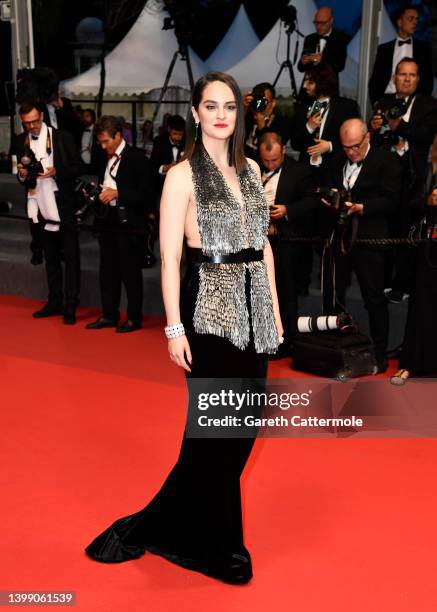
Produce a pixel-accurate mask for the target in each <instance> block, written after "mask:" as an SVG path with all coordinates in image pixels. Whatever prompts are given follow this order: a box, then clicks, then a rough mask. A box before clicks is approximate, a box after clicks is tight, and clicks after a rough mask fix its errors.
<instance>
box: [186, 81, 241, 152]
mask: <svg viewBox="0 0 437 612" xmlns="http://www.w3.org/2000/svg"><path fill="white" fill-rule="evenodd" d="M192 112H193V116H194V119H195V121H196V122H200V125H201V128H202V134H203V135H204V136H208V137H210V138H216V139H219V140H226V139H228V138H229V137H230V136H231V135H232V134H233V132H234V130H235V124H236V121H237V102H236V100H235V96H234V94H233V93H232V90H231V88H230V87H228V85H226V83H223V82H222V81H213V82H212V83H208V85H207V86H206V87H205V89H204V90H203V93H202V99H201V101H200V104H199V108H198V109H197V111H196V109H195V108H194V107H193V108H192Z"/></svg>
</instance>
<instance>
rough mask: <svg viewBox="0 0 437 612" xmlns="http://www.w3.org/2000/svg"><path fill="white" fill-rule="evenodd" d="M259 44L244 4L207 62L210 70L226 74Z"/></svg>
mask: <svg viewBox="0 0 437 612" xmlns="http://www.w3.org/2000/svg"><path fill="white" fill-rule="evenodd" d="M258 43H259V38H258V36H257V35H256V33H255V30H254V29H253V26H252V24H251V23H250V20H249V17H248V16H247V13H246V9H245V8H244V6H243V4H242V5H241V6H240V8H239V10H238V13H237V15H236V16H235V19H234V21H233V22H232V24H231V26H230V28H229V30H228V31H227V32H226V34H225V36H224V37H223V38H222V40H221V41H220V43H219V44H218V46H217V47H216V48H215V50H214V51H213V52H212V53H211V55H210V56H209V57H208V59H207V60H206V65H207V68H208V70H221V71H223V72H226V71H227V70H228V69H229V68H230V67H231V66H234V65H235V64H237V63H238V62H239V61H241V60H242V59H244V58H245V57H246V55H248V54H249V53H250V52H251V51H252V49H254V48H255V47H256V46H257V44H258Z"/></svg>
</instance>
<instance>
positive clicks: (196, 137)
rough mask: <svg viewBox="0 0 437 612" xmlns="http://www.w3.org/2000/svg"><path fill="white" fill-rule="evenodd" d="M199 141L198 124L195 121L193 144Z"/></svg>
mask: <svg viewBox="0 0 437 612" xmlns="http://www.w3.org/2000/svg"><path fill="white" fill-rule="evenodd" d="M198 140H199V122H198V121H196V133H195V135H194V142H197V141H198Z"/></svg>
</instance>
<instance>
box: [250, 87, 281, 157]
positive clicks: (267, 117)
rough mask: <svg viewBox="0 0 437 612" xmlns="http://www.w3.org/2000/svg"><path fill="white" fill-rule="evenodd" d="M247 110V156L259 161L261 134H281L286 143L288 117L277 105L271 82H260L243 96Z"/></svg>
mask: <svg viewBox="0 0 437 612" xmlns="http://www.w3.org/2000/svg"><path fill="white" fill-rule="evenodd" d="M243 106H244V112H245V126H246V143H245V154H246V156H247V157H250V158H252V159H255V160H256V161H259V158H258V147H259V141H260V138H261V136H262V135H263V134H264V133H266V132H276V134H280V136H281V138H282V141H283V143H284V144H287V141H288V139H289V138H290V125H289V121H288V119H287V118H286V117H285V116H284V115H283V114H282V113H281V111H280V110H279V109H278V108H277V106H276V91H275V88H274V87H273V85H272V84H271V83H258V85H255V87H254V88H253V89H252V91H251V92H248V93H246V94H245V95H244V96H243Z"/></svg>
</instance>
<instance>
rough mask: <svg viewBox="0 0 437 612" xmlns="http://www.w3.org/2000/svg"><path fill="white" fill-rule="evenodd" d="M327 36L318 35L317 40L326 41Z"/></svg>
mask: <svg viewBox="0 0 437 612" xmlns="http://www.w3.org/2000/svg"><path fill="white" fill-rule="evenodd" d="M328 38H329V36H322V35H319V40H328Z"/></svg>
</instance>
